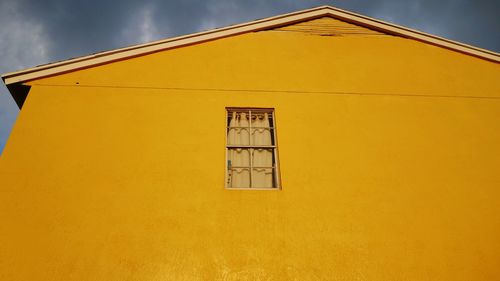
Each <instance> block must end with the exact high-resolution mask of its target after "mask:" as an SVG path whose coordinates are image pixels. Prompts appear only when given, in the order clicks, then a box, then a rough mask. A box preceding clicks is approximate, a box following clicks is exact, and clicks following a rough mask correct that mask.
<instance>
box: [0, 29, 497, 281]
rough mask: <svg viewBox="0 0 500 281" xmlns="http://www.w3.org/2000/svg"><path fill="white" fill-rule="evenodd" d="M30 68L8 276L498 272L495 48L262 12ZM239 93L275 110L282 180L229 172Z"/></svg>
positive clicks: (490, 275)
mask: <svg viewBox="0 0 500 281" xmlns="http://www.w3.org/2000/svg"><path fill="white" fill-rule="evenodd" d="M31 84H32V85H33V87H32V89H31V92H30V94H29V97H28V99H27V101H26V103H25V104H24V107H23V109H22V111H21V113H20V116H19V119H18V121H17V123H16V125H15V128H14V130H13V132H12V135H11V137H10V139H9V141H8V143H7V146H6V148H5V151H4V153H3V155H2V157H1V158H0V186H1V189H0V221H1V226H0V241H1V243H0V279H1V280H384V281H387V280H467V281H470V280H500V204H499V203H498V200H499V198H500V122H499V120H500V65H498V64H495V63H492V62H488V61H485V60H481V59H478V58H474V57H471V56H467V55H462V54H459V53H456V52H452V51H449V50H445V49H442V48H438V47H435V46H430V45H426V44H423V43H419V42H416V41H412V40H407V39H403V38H399V37H393V36H346V37H336V36H314V35H308V34H302V33H296V32H279V31H266V32H257V33H250V34H245V35H240V36H237V37H231V38H226V39H221V40H217V41H213V42H208V43H204V44H200V45H194V46H190V47H185V48H180V49H175V50H170V51H166V52H160V53H156V54H151V55H147V56H144V57H138V58H134V59H130V60H125V61H121V62H116V63H112V64H108V65H103V66H99V67H96V68H91V69H86V70H82V71H77V72H73V73H68V74H64V75H60V76H55V77H51V78H46V79H41V80H38V81H33V82H31ZM174 88H175V89H174ZM215 89H219V90H215ZM255 90H259V91H255ZM226 106H248V107H250V106H253V107H274V108H275V109H276V122H277V133H278V145H279V156H280V166H281V179H282V187H283V188H282V190H280V191H241V190H238V191H235V190H226V189H224V167H225V166H224V161H225V159H224V157H225V150H224V145H225V144H224V141H225V135H224V134H225V127H224V126H225V119H224V118H225V107H226Z"/></svg>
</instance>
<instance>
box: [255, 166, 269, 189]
mask: <svg viewBox="0 0 500 281" xmlns="http://www.w3.org/2000/svg"><path fill="white" fill-rule="evenodd" d="M252 187H261V188H263V187H267V188H269V187H274V184H273V168H253V169H252Z"/></svg>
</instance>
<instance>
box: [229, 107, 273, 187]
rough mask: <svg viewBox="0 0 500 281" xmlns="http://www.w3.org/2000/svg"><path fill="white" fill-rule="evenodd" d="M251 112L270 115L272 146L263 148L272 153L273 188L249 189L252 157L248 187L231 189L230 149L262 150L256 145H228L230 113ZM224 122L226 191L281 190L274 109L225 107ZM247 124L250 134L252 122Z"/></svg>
mask: <svg viewBox="0 0 500 281" xmlns="http://www.w3.org/2000/svg"><path fill="white" fill-rule="evenodd" d="M252 110H253V111H254V112H265V113H268V114H270V116H271V119H272V124H271V127H270V129H271V132H272V140H273V141H274V143H273V144H271V145H269V146H265V148H269V149H272V151H273V160H274V162H273V167H272V171H273V187H251V178H252V170H253V168H254V167H253V166H252V162H253V161H252V157H250V166H249V169H250V186H249V187H231V186H229V183H230V173H229V169H230V167H229V156H228V155H229V149H230V148H236V147H242V148H247V149H256V148H263V146H258V145H245V146H243V145H229V144H228V132H229V122H228V120H229V117H230V116H231V115H232V112H234V111H236V112H246V113H248V114H249V116H251V114H252ZM225 111H226V114H225V116H226V120H225V124H226V125H225V126H224V128H225V146H226V149H225V153H226V154H225V155H226V157H225V169H224V171H225V177H224V187H225V188H226V189H230V190H281V177H280V169H279V157H278V138H277V132H276V131H277V130H276V111H275V109H274V108H263V107H226V108H225ZM248 123H249V126H248V128H249V132H251V129H252V122H248Z"/></svg>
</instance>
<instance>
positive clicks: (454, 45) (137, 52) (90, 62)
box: [1, 6, 500, 85]
mask: <svg viewBox="0 0 500 281" xmlns="http://www.w3.org/2000/svg"><path fill="white" fill-rule="evenodd" d="M323 16H331V17H334V18H337V19H340V20H344V21H347V22H350V23H353V24H357V25H362V26H365V27H369V28H372V29H377V30H379V31H382V32H385V33H389V34H393V35H398V36H402V37H405V38H410V39H415V40H418V41H421V42H425V43H429V44H432V45H436V46H439V47H443V48H447V49H450V50H454V51H458V52H461V53H464V54H468V55H472V56H475V57H478V58H481V59H485V60H489V61H493V62H496V63H500V54H498V53H495V52H493V51H489V50H485V49H481V48H478V47H474V46H471V45H467V44H463V43H460V42H456V41H453V40H449V39H446V38H442V37H439V36H435V35H431V34H427V33H424V32H421V31H417V30H414V29H410V28H406V27H402V26H399V25H395V24H391V23H387V22H384V21H381V20H378V19H373V18H370V17H367V16H363V15H359V14H356V13H353V12H349V11H345V10H341V9H338V8H334V7H331V6H319V7H315V8H311V9H307V10H301V11H297V12H292V13H288V14H282V15H278V16H274V17H269V18H264V19H260V20H255V21H251V22H246V23H241V24H237V25H231V26H227V27H222V28H217V29H212V30H208V31H203V32H198V33H193V34H188V35H183V36H179V37H173V38H168V39H162V40H158V41H153V42H149V43H144V44H139V45H133V46H129V47H125V48H120V49H114V50H110V51H105V52H100V53H96V54H92V55H87V56H82V57H77V58H74V59H69V60H64V61H60V62H55V63H49V64H45V65H40V66H36V67H33V68H28V69H24V70H20V71H15V72H10V73H5V74H3V75H2V76H1V77H2V79H3V80H4V83H5V84H6V85H9V84H13V83H20V82H21V83H22V82H27V81H30V80H34V79H39V78H43V77H47V76H53V75H57V74H61V73H65V72H70V71H75V70H78V69H83V68H88V67H92V66H97V65H101V64H105V63H110V62H113V61H118V60H123V59H127V58H132V57H136V56H142V55H146V54H150V53H155V52H159V51H163V50H167V49H172V48H178V47H182V46H188V45H193V44H197V43H201V42H206V41H210V40H215V39H220V38H224V37H229V36H234V35H238V34H243V33H248V32H253V31H259V30H264V29H269V28H274V27H278V26H283V25H288V24H293V23H295V22H299V21H304V20H310V19H314V18H319V17H323Z"/></svg>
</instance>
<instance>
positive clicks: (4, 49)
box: [0, 0, 500, 151]
mask: <svg viewBox="0 0 500 281" xmlns="http://www.w3.org/2000/svg"><path fill="white" fill-rule="evenodd" d="M319 5H332V6H336V7H339V8H341V9H346V10H350V11H353V12H357V13H360V14H363V15H367V16H371V17H375V18H379V19H382V20H385V21H389V22H392V23H396V24H399V25H403V26H407V27H411V28H415V29H418V30H422V31H425V32H429V33H432V34H436V35H439V36H442V37H446V38H449V39H452V40H456V41H460V42H463V43H467V44H471V45H474V46H478V47H481V48H485V49H489V50H493V51H496V52H500V36H498V35H499V34H500V17H499V16H498V11H500V1H498V0H492V1H488V0H475V1H473V0H471V1H466V0H440V1H435V0H412V1H409V0H408V1H402V0H385V1H383V0H371V1H366V0H363V1H362V0H343V1H342V0H339V1H324V0H323V1H321V0H303V1H300V0H283V1H270V0H267V1H266V0H255V1H247V0H238V1H229V0H206V1H194V0H179V1H167V0H164V1H161V0H143V1H131V0H122V1H94V0H87V1H81V0H43V1H40V0H0V26H2V29H0V61H1V62H2V63H1V64H0V72H1V73H4V72H7V71H14V70H18V69H22V68H26V67H32V66H35V65H38V64H42V63H48V62H53V61H57V60H63V59H68V58H71V57H76V56H82V55H86V54H90V53H95V52H100V51H104V50H109V49H115V48H119V47H125V46H128V45H132V44H137V43H143V42H146V41H152V40H156V39H161V38H167V37H172V36H177V35H182V34H188V33H193V32H197V31H201V30H206V29H211V28H215V27H220V26H226V25H230V24H235V23H240V22H245V21H250V20H254V19H258V18H265V17H269V16H273V15H277V14H282V13H287V12H292V11H296V10H300V9H305V8H311V7H315V6H319ZM16 115H17V109H16V107H15V105H14V102H13V101H12V99H11V98H10V96H9V94H8V93H7V90H6V89H5V87H2V88H0V151H1V150H2V148H3V145H4V143H5V140H6V138H7V135H8V133H9V132H10V128H11V126H12V123H13V122H14V120H15V116H16Z"/></svg>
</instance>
